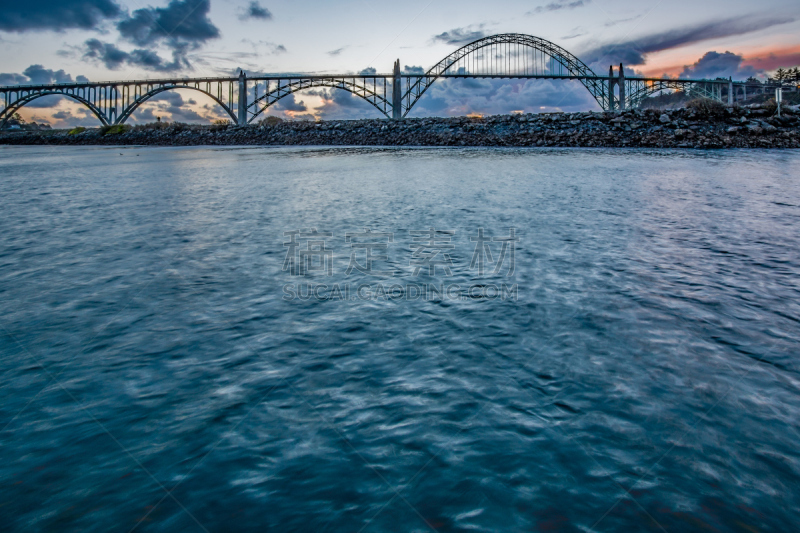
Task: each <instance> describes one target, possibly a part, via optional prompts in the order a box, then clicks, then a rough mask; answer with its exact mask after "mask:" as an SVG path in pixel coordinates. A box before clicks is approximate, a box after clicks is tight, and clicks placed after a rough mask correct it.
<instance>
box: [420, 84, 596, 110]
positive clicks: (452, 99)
mask: <svg viewBox="0 0 800 533" xmlns="http://www.w3.org/2000/svg"><path fill="white" fill-rule="evenodd" d="M590 109H595V110H596V109H599V106H598V105H597V103H596V102H595V100H594V98H593V97H592V96H591V94H589V91H587V90H586V88H585V87H584V86H583V85H581V84H580V83H579V82H577V81H573V82H565V81H554V80H524V81H523V80H520V81H506V80H480V79H475V80H470V79H464V80H456V79H450V80H438V81H437V82H436V83H434V84H433V85H432V86H431V87H430V88H429V89H428V91H427V92H426V93H425V94H424V95H423V96H422V98H420V100H419V101H418V102H417V104H416V105H415V106H414V108H413V109H412V112H411V116H417V117H418V116H459V115H466V114H468V113H482V114H489V115H495V114H504V113H510V112H511V111H525V112H529V113H530V112H541V111H568V112H574V111H586V110H590Z"/></svg>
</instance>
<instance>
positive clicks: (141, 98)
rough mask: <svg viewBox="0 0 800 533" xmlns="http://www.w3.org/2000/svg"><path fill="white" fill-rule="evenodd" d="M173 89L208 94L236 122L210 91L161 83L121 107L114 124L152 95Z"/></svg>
mask: <svg viewBox="0 0 800 533" xmlns="http://www.w3.org/2000/svg"><path fill="white" fill-rule="evenodd" d="M174 89H191V90H192V91H198V92H201V93H203V94H205V95H206V96H208V97H210V98H211V99H212V100H214V101H215V102H216V103H217V104H219V106H220V107H222V109H224V110H225V112H226V113H228V115H229V116H230V117H231V119H232V120H233V123H234V124H235V123H236V114H235V113H234V112H233V111H232V110H231V108H230V107H228V106H227V105H225V104H224V103H223V102H222V100H220V99H219V98H217V97H216V96H214V95H213V94H211V93H210V92H208V91H204V90H203V89H200V88H199V87H192V86H191V85H162V86H160V87H156V88H154V89H150V90H149V91H147V92H146V93H144V94H142V95H141V96H139V97H138V98H137V99H136V100H134V101H133V102H132V103H131V104H130V105H129V106H128V107H126V108H125V109H123V110H122V113H120V115H119V118H117V120H116V122H115V124H124V123H125V121H126V120H128V119H129V118H130V117H131V115H133V112H134V111H136V110H137V109H138V108H139V106H140V105H142V104H143V103H145V102H147V101H148V100H150V99H151V98H152V97H154V96H155V95H157V94H160V93H163V92H165V91H172V90H174Z"/></svg>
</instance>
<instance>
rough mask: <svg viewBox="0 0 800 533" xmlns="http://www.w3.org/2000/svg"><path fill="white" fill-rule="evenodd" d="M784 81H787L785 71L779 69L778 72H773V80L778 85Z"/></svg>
mask: <svg viewBox="0 0 800 533" xmlns="http://www.w3.org/2000/svg"><path fill="white" fill-rule="evenodd" d="M786 79H787V75H786V69H785V68H779V69H778V70H776V71H775V80H776V81H777V82H778V83H779V84H780V85H783V82H784V81H786Z"/></svg>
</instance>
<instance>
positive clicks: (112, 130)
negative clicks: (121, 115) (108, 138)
mask: <svg viewBox="0 0 800 533" xmlns="http://www.w3.org/2000/svg"><path fill="white" fill-rule="evenodd" d="M130 129H131V127H130V126H128V125H127V124H114V125H113V126H103V127H102V128H100V133H102V134H103V135H119V134H120V133H125V132H127V131H129V130H130Z"/></svg>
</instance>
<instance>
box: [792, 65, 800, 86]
mask: <svg viewBox="0 0 800 533" xmlns="http://www.w3.org/2000/svg"><path fill="white" fill-rule="evenodd" d="M792 81H793V82H795V83H800V67H794V68H793V69H792Z"/></svg>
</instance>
